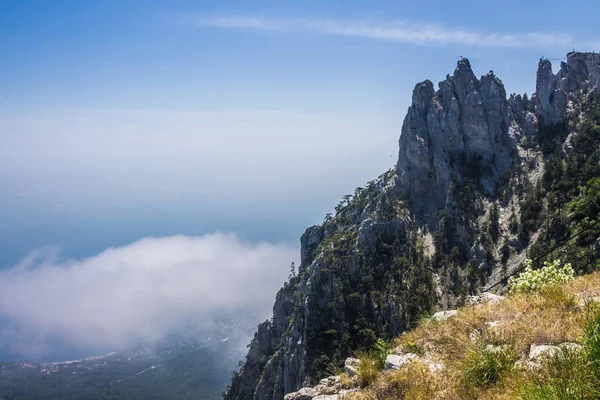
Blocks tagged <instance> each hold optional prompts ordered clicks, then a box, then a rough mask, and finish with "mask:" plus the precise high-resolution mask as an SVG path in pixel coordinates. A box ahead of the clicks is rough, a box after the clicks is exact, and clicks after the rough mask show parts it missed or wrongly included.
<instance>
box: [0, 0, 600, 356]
mask: <svg viewBox="0 0 600 400" xmlns="http://www.w3.org/2000/svg"><path fill="white" fill-rule="evenodd" d="M578 3H580V5H581V7H585V6H586V5H589V6H590V7H593V6H594V5H596V3H595V2H594V1H591V0H590V1H580V2H578ZM562 4H563V3H561V2H559V1H545V2H543V3H542V2H529V3H527V4H523V2H517V1H512V0H511V1H508V2H504V3H503V4H502V6H501V7H500V5H498V6H496V7H495V8H494V9H493V10H492V9H490V7H489V4H487V3H486V4H484V3H483V2H477V1H464V5H465V6H466V7H462V8H461V7H455V6H454V5H452V4H448V3H446V2H444V1H440V0H438V1H421V2H418V3H414V4H412V3H411V4H399V3H398V2H392V1H377V2H369V3H363V2H358V1H332V2H327V3H324V2H317V1H307V2H302V3H301V4H300V3H282V2H275V1H253V2H219V1H207V2H202V3H201V4H198V3H197V2H193V1H190V0H186V1H173V2H164V1H151V2H145V1H130V2H125V3H123V2H118V1H104V2H95V3H89V2H79V1H67V0H63V1H57V2H52V3H50V2H45V1H41V0H40V1H33V0H32V1H23V2H10V1H3V2H2V1H0V52H1V54H2V55H3V57H2V58H3V72H4V73H3V74H2V75H1V76H0V137H1V143H0V187H1V188H2V190H1V191H0V218H1V219H2V221H3V223H2V224H1V225H0V246H1V248H0V250H1V251H0V343H3V346H1V347H0V361H1V360H2V359H3V354H4V356H5V357H8V355H9V354H10V357H11V358H12V359H14V358H18V357H23V358H35V357H40V358H43V357H45V355H47V354H49V352H50V353H53V354H54V352H56V350H57V348H59V349H60V346H63V347H64V349H65V352H68V351H75V350H76V351H81V352H83V353H85V352H90V353H93V352H95V351H97V349H99V348H110V347H111V346H113V347H126V346H128V345H131V344H134V343H136V342H137V341H142V340H153V339H155V338H157V337H159V336H160V335H163V334H164V333H165V332H168V331H169V330H170V329H172V328H173V327H176V326H178V324H181V323H182V321H185V320H188V319H194V318H198V319H202V318H210V317H212V316H215V315H220V314H222V313H234V314H235V313H239V314H251V313H254V314H256V315H257V316H261V318H268V317H269V314H270V307H271V306H272V303H273V299H274V298H275V293H276V291H277V289H278V288H279V287H280V286H281V284H282V283H283V282H284V281H285V279H286V277H287V276H288V273H289V265H290V263H291V262H292V261H295V262H296V263H298V262H299V261H300V260H299V258H300V257H299V251H298V250H299V239H300V236H301V234H302V232H303V231H304V229H305V228H307V227H308V226H310V225H313V224H316V223H319V222H320V221H322V219H323V217H324V216H325V214H326V213H328V212H331V211H332V210H333V208H334V206H335V205H336V204H337V203H338V202H339V200H340V199H341V198H342V196H343V195H345V194H347V193H352V192H353V191H354V188H356V187H357V186H364V185H365V184H366V182H368V181H370V180H372V179H374V178H376V177H377V176H378V175H380V174H382V173H383V172H385V171H386V170H388V169H389V168H392V167H393V166H394V164H395V163H396V159H397V155H398V138H399V136H400V130H401V126H402V121H403V118H404V114H405V112H406V109H407V108H408V106H409V105H410V101H411V96H412V90H413V88H414V85H415V84H417V83H418V82H420V81H423V80H425V79H430V80H432V81H433V82H434V83H436V85H437V82H439V81H441V80H443V79H444V78H445V76H446V74H447V73H452V71H453V70H454V68H455V65H456V62H457V60H459V58H460V57H463V56H464V57H468V58H469V60H470V62H471V64H472V67H473V69H474V71H475V74H476V75H477V76H481V75H483V74H485V73H487V72H488V71H489V70H494V72H495V74H496V75H497V76H498V77H499V78H500V79H502V81H503V83H504V84H505V86H506V89H507V92H508V93H512V92H517V93H524V92H527V93H529V94H531V93H532V92H533V91H534V89H535V72H536V67H537V63H538V60H539V59H540V57H546V58H548V59H551V60H552V62H553V65H554V69H555V71H556V69H557V68H558V66H559V64H560V60H561V59H563V58H564V56H565V54H566V53H567V52H568V51H571V50H572V48H573V46H575V47H576V49H578V50H582V51H593V50H595V51H599V50H600V28H599V27H598V25H597V24H596V19H597V17H596V16H595V13H580V12H577V10H578V9H580V8H578V7H569V8H564V9H563V7H562ZM596 6H597V5H596ZM558 8H560V9H561V12H560V13H559V12H556V9H558ZM532 15H535V16H536V18H531V16H532ZM57 346H58V347H57Z"/></svg>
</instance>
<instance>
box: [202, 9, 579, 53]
mask: <svg viewBox="0 0 600 400" xmlns="http://www.w3.org/2000/svg"><path fill="white" fill-rule="evenodd" d="M194 23H195V24H196V25H198V26H210V27H217V28H226V29H253V30H264V31H305V32H314V33H320V34H328V35H339V36H354V37H364V38H369V39H378V40H388V41H393V42H400V43H412V44H416V45H448V44H458V45H471V46H485V47H555V46H557V45H568V44H570V43H571V42H572V38H571V37H570V36H568V35H562V34H552V33H536V32H531V33H522V34H505V33H480V32H474V31H470V30H467V29H463V28H451V27H445V26H442V25H437V24H423V23H411V22H407V21H401V20H396V21H391V22H380V21H334V20H318V19H316V20H311V19H283V18H263V17H230V16H219V17H197V18H195V19H194Z"/></svg>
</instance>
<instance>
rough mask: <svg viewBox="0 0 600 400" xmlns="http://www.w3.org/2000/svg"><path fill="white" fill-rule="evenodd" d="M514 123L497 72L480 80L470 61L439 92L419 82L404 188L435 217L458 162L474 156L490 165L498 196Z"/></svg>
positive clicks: (489, 179) (401, 163) (409, 119)
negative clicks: (497, 187) (510, 129)
mask: <svg viewBox="0 0 600 400" xmlns="http://www.w3.org/2000/svg"><path fill="white" fill-rule="evenodd" d="M512 121H514V117H513V116H512V115H511V108H510V107H509V103H508V100H507V99H506V91H505V90H504V86H503V85H502V82H501V81H500V80H499V79H498V78H497V77H496V76H494V73H493V72H489V73H488V74H486V75H484V76H482V77H481V79H477V78H476V77H475V75H474V74H473V71H472V70H471V65H470V64H469V61H468V60H467V59H462V60H460V61H459V62H458V66H457V68H456V70H455V71H454V74H453V75H452V76H447V77H446V80H445V81H442V82H440V83H439V89H438V90H437V91H435V90H434V88H433V84H432V83H431V82H430V81H425V82H423V83H420V84H418V85H417V86H416V87H415V90H414V92H413V100H412V105H411V106H410V108H409V109H408V114H407V115H406V118H405V120H404V124H403V126H402V134H401V136H400V155H399V157H398V164H397V166H396V174H397V175H398V179H399V183H400V186H401V187H402V188H404V189H405V190H406V191H407V192H408V193H409V194H410V196H411V197H412V198H415V199H419V200H420V205H419V206H420V207H422V209H423V211H424V212H425V213H427V214H429V215H431V214H433V213H435V212H436V211H438V210H439V209H440V208H442V207H443V206H444V204H445V202H446V198H447V196H448V189H449V188H450V183H451V181H452V173H453V172H455V170H456V169H455V164H457V163H459V162H460V161H461V160H462V161H464V160H472V161H477V162H479V163H480V164H481V166H487V167H489V169H490V173H489V174H488V176H486V177H485V178H484V185H485V188H486V189H487V190H488V191H489V193H490V194H493V193H494V191H495V184H496V183H497V182H498V181H499V180H500V179H501V178H502V177H504V171H505V170H506V168H508V167H509V166H510V164H511V163H512V161H513V158H514V155H515V154H516V143H515V141H514V139H513V138H512V137H511V136H510V135H509V127H510V124H511V122H512ZM416 211H419V210H418V209H417V210H416Z"/></svg>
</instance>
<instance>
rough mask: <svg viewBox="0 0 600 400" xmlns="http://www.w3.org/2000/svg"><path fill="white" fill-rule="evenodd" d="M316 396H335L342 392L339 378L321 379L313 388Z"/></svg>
mask: <svg viewBox="0 0 600 400" xmlns="http://www.w3.org/2000/svg"><path fill="white" fill-rule="evenodd" d="M313 389H314V390H315V391H316V392H317V393H318V394H336V393H339V392H340V390H342V383H341V381H340V377H339V376H328V377H327V378H323V379H321V381H319V384H318V385H317V386H315V387H314V388H313Z"/></svg>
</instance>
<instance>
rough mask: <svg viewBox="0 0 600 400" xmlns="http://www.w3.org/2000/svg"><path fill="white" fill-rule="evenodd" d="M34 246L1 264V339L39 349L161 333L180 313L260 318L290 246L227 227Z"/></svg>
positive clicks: (31, 352)
mask: <svg viewBox="0 0 600 400" xmlns="http://www.w3.org/2000/svg"><path fill="white" fill-rule="evenodd" d="M57 256H58V255H57V253H56V252H55V251H48V250H45V251H37V252H34V253H32V254H31V255H30V256H29V257H28V258H26V259H25V260H23V262H21V263H20V264H19V265H17V266H15V267H14V268H12V269H8V270H0V322H1V323H0V347H6V346H8V347H9V348H10V349H9V351H11V352H12V353H15V354H19V355H21V356H26V357H34V358H37V357H41V356H44V355H45V354H46V353H47V352H50V351H51V350H52V347H53V344H56V343H57V342H58V343H64V344H66V345H68V346H69V347H70V348H72V349H81V350H88V351H92V350H101V349H104V350H108V349H111V348H119V347H122V346H127V345H131V344H133V343H136V342H144V341H152V340H154V339H159V338H160V337H161V336H162V335H164V334H166V333H167V332H169V331H170V330H172V329H174V328H176V327H178V326H180V325H181V324H183V323H185V322H186V321H189V320H193V321H206V320H210V318H211V317H214V316H223V315H224V314H227V315H231V314H233V313H236V314H238V315H244V316H249V315H254V316H256V317H259V318H265V317H267V316H268V315H269V310H270V307H271V305H272V304H273V300H274V296H275V292H276V290H277V289H278V288H279V287H280V286H281V284H282V283H283V281H284V280H285V277H286V276H287V274H288V272H289V269H288V266H289V263H290V262H291V261H292V260H293V259H294V258H295V257H296V256H297V252H296V249H294V248H290V247H288V246H284V245H275V244H269V243H260V244H248V243H244V242H242V241H240V240H238V239H237V238H236V237H235V236H233V235H224V234H213V235H206V236H201V237H187V236H173V237H163V238H146V239H142V240H139V241H137V242H135V243H132V244H130V245H127V246H122V247H117V248H111V249H107V250H105V251H104V252H102V253H100V254H98V255H95V256H93V257H89V258H85V259H81V260H71V261H61V260H60V259H59V258H58V257H57Z"/></svg>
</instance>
